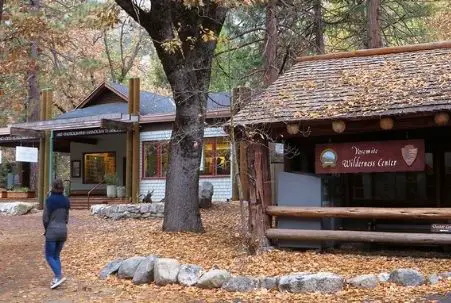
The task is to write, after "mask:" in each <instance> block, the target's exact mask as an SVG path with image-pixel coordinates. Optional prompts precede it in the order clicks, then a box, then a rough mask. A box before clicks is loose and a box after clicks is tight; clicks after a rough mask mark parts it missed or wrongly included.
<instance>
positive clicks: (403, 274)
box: [388, 268, 425, 286]
mask: <svg viewBox="0 0 451 303" xmlns="http://www.w3.org/2000/svg"><path fill="white" fill-rule="evenodd" d="M388 281H390V282H393V283H396V284H398V285H401V286H419V285H422V284H424V282H425V280H424V276H423V275H422V274H421V273H420V272H419V271H417V270H415V269H411V268H401V269H397V270H394V271H392V272H391V273H390V279H389V280H388Z"/></svg>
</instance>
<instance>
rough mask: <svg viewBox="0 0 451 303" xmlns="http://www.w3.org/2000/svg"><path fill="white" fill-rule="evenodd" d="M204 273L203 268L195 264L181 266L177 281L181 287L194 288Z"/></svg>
mask: <svg viewBox="0 0 451 303" xmlns="http://www.w3.org/2000/svg"><path fill="white" fill-rule="evenodd" d="M202 273H203V269H202V267H200V266H198V265H194V264H184V265H182V266H180V270H179V274H178V276H177V281H178V282H179V283H180V284H181V285H185V286H193V285H196V284H197V282H198V281H199V278H200V276H201V275H202Z"/></svg>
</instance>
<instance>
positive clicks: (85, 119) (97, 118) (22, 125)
mask: <svg viewBox="0 0 451 303" xmlns="http://www.w3.org/2000/svg"><path fill="white" fill-rule="evenodd" d="M47 113H48V111H47ZM122 118H123V115H122V114H105V115H97V116H91V117H81V118H69V119H58V120H46V121H37V122H28V123H18V124H14V127H19V128H34V129H36V128H38V127H46V126H47V127H49V126H57V125H66V124H71V123H83V122H92V123H95V122H99V121H100V119H122Z"/></svg>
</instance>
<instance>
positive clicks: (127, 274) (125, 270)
mask: <svg viewBox="0 0 451 303" xmlns="http://www.w3.org/2000/svg"><path fill="white" fill-rule="evenodd" d="M145 259H146V258H145V257H139V256H136V257H131V258H128V259H127V260H125V261H123V262H122V264H121V266H120V267H119V271H118V273H117V276H118V277H119V278H121V279H132V278H133V276H134V275H135V272H136V269H137V268H138V266H139V264H140V263H141V262H142V261H144V260H145Z"/></svg>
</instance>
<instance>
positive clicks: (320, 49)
mask: <svg viewBox="0 0 451 303" xmlns="http://www.w3.org/2000/svg"><path fill="white" fill-rule="evenodd" d="M322 9H323V5H322V0H313V13H314V20H313V34H314V35H315V49H316V53H317V54H324V53H325V52H326V48H325V46H324V20H323V12H322Z"/></svg>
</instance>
